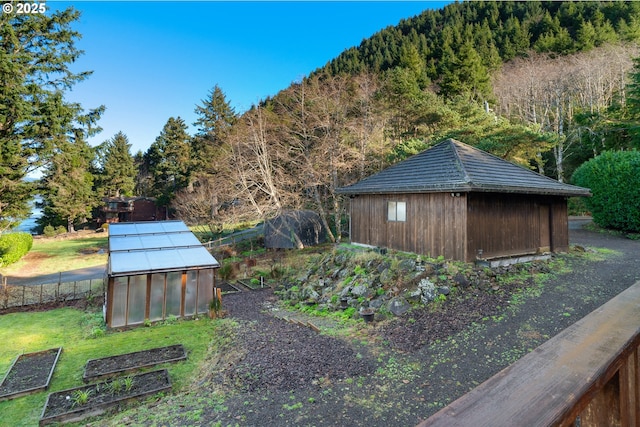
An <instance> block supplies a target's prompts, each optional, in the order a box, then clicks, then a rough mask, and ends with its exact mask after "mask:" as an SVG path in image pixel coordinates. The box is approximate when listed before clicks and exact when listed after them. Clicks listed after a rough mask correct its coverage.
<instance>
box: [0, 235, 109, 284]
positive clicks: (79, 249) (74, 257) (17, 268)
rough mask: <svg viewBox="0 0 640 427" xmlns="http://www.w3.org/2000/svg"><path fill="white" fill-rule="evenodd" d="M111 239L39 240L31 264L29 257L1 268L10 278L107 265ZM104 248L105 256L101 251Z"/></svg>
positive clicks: (95, 237) (34, 242) (36, 240)
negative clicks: (109, 240) (108, 241)
mask: <svg viewBox="0 0 640 427" xmlns="http://www.w3.org/2000/svg"><path fill="white" fill-rule="evenodd" d="M107 240H108V237H107V236H90V237H87V236H83V237H79V238H74V239H69V238H67V239H60V238H50V239H45V238H42V239H35V240H34V241H33V247H32V248H31V250H30V251H29V255H30V257H33V258H34V259H33V260H32V261H30V262H28V261H25V258H23V259H21V260H20V261H18V262H16V263H14V264H11V265H9V266H7V267H5V268H2V269H0V273H2V274H3V275H6V276H12V275H17V276H26V274H24V272H25V271H26V270H28V272H29V274H28V275H29V276H36V275H40V274H51V273H57V272H59V271H67V270H75V269H77V268H85V267H95V266H98V265H105V264H106V263H107ZM100 249H102V252H103V253H101V254H98V253H97V252H98V251H99V250H100Z"/></svg>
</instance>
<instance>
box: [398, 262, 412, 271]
mask: <svg viewBox="0 0 640 427" xmlns="http://www.w3.org/2000/svg"><path fill="white" fill-rule="evenodd" d="M398 268H399V269H400V271H402V272H403V273H408V272H410V271H413V270H415V268H416V262H415V260H412V259H403V260H402V261H400V264H399V265H398Z"/></svg>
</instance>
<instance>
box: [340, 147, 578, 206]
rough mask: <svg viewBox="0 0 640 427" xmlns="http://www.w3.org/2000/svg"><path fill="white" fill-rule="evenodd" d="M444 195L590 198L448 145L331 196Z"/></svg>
mask: <svg viewBox="0 0 640 427" xmlns="http://www.w3.org/2000/svg"><path fill="white" fill-rule="evenodd" d="M449 191H456V192H472V191H473V192H494V193H496V192H497V193H521V194H546V195H554V196H590V195H591V193H590V190H589V189H587V188H583V187H577V186H575V185H569V184H563V183H561V182H558V181H556V180H555V179H552V178H549V177H546V176H544V175H540V174H539V173H536V172H534V171H532V170H529V169H525V168H523V167H521V166H518V165H516V164H513V163H511V162H508V161H506V160H503V159H501V158H499V157H496V156H494V155H492V154H489V153H487V152H485V151H482V150H479V149H477V148H474V147H471V146H470V145H467V144H463V143H462V142H460V141H456V140H454V139H447V140H445V141H443V142H440V143H438V144H437V145H434V146H433V147H431V148H429V149H428V150H425V151H423V152H421V153H418V154H416V155H414V156H412V157H409V158H408V159H406V160H403V161H402V162H399V163H397V164H395V165H393V166H390V167H388V168H387V169H384V170H383V171H381V172H378V173H377V174H374V175H371V176H370V177H368V178H365V179H363V180H362V181H359V182H357V183H355V184H353V185H349V186H347V187H342V188H338V189H337V190H336V192H337V193H340V194H390V193H438V192H449Z"/></svg>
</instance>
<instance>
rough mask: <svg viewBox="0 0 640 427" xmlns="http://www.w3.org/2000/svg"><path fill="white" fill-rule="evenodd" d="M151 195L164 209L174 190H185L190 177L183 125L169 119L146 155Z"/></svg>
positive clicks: (172, 118) (187, 136) (178, 121)
mask: <svg viewBox="0 0 640 427" xmlns="http://www.w3.org/2000/svg"><path fill="white" fill-rule="evenodd" d="M146 157H147V161H148V162H149V163H148V164H149V174H150V176H151V179H152V191H153V195H154V196H155V197H157V198H158V203H159V204H160V205H165V206H168V205H169V204H170V203H171V201H172V200H173V198H174V197H175V194H176V191H178V190H180V189H183V188H186V187H188V186H189V184H190V178H191V170H192V168H191V150H190V137H189V134H188V133H187V125H186V124H185V122H184V120H182V119H181V118H180V117H178V118H174V117H171V118H169V120H168V121H167V123H166V124H165V125H164V127H163V129H162V132H161V133H160V135H159V136H158V137H157V138H156V140H155V141H154V142H153V144H151V147H149V150H147V153H146Z"/></svg>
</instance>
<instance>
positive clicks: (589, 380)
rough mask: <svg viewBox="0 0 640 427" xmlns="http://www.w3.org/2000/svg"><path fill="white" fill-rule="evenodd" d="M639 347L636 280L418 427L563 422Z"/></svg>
mask: <svg viewBox="0 0 640 427" xmlns="http://www.w3.org/2000/svg"><path fill="white" fill-rule="evenodd" d="M639 344H640V282H637V283H635V284H634V285H633V286H631V287H630V288H629V289H627V290H625V291H624V292H622V293H621V294H619V295H618V296H616V297H614V298H613V299H612V300H610V301H609V302H607V303H606V304H604V305H603V306H601V307H600V308H598V309H596V310H595V311H593V312H591V313H590V314H589V315H587V316H586V317H584V318H583V319H581V320H579V321H578V322H576V323H575V324H573V325H572V326H570V327H568V328H567V329H565V330H564V331H562V332H561V333H559V334H558V335H556V336H555V337H553V338H552V339H550V340H549V341H547V342H545V343H544V344H542V345H541V346H540V347H538V348H537V349H535V350H534V351H532V352H531V353H529V354H527V355H526V356H524V357H523V358H521V359H520V360H519V361H517V362H516V363H514V364H513V365H511V366H509V367H507V368H505V369H504V370H502V371H501V372H499V373H497V374H496V375H494V376H493V377H491V378H490V379H488V380H487V381H485V382H484V383H482V384H480V385H479V386H478V387H476V388H475V389H473V390H472V391H470V392H469V393H467V394H466V395H464V396H462V397H461V398H459V399H458V400H456V401H455V402H453V403H451V404H450V405H449V406H447V407H445V408H443V409H442V410H440V411H439V412H438V413H436V414H434V415H433V416H431V417H430V418H428V419H427V420H425V421H423V422H422V423H420V424H419V427H440V426H443V427H455V426H459V427H461V426H469V427H482V426H487V427H500V426H513V425H522V426H553V425H560V424H564V423H565V422H567V421H568V420H570V419H571V418H572V417H573V418H575V417H576V416H577V415H578V413H579V412H580V411H581V410H582V409H583V407H584V406H585V405H586V404H587V403H588V400H586V397H588V395H589V393H590V392H591V391H592V390H594V389H595V388H597V387H601V386H602V385H603V384H605V383H606V382H607V381H608V380H609V379H610V378H611V377H612V376H613V375H614V374H615V372H616V371H617V369H618V368H619V364H620V363H621V362H620V361H621V359H622V358H623V357H626V356H627V355H628V354H629V353H630V352H632V351H633V350H635V349H636V348H637V347H638V345H639Z"/></svg>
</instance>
